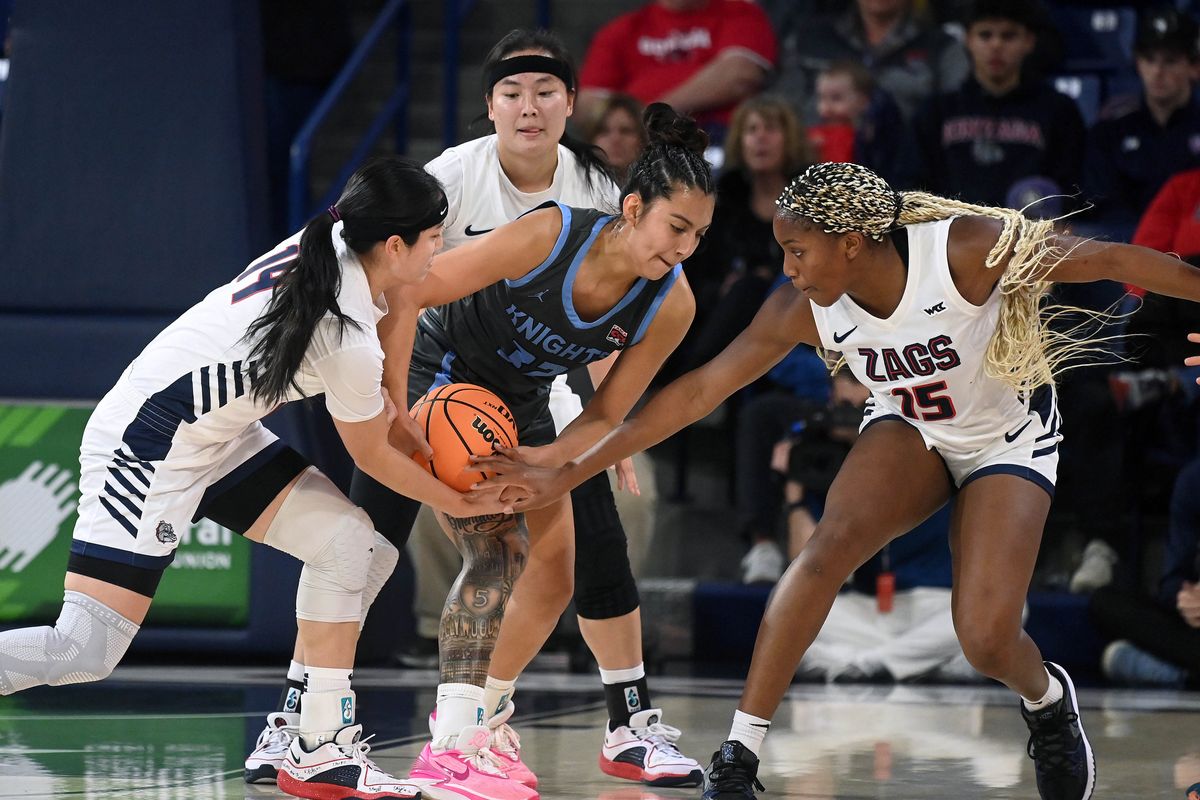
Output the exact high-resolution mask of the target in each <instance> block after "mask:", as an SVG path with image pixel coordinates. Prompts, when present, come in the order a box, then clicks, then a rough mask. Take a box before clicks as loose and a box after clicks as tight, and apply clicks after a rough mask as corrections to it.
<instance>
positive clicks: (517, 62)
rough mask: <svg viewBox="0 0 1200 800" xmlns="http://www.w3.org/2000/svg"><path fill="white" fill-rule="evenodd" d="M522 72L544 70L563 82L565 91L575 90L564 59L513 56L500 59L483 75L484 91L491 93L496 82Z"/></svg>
mask: <svg viewBox="0 0 1200 800" xmlns="http://www.w3.org/2000/svg"><path fill="white" fill-rule="evenodd" d="M522 72H545V73H546V74H548V75H553V76H554V77H556V78H558V79H559V80H561V81H562V82H563V83H565V84H566V85H567V91H569V92H573V91H575V82H574V81H573V80H572V79H571V78H572V76H571V67H570V66H568V65H567V63H566V62H565V61H560V60H558V59H557V58H551V57H550V56H513V57H512V58H502V59H500V60H499V61H497V62H496V63H495V64H494V65H493V66H492V68H491V69H489V70H488V71H487V74H486V75H484V76H483V80H484V91H485V93H487V94H491V92H492V87H494V86H495V85H496V84H497V83H499V82H500V81H502V80H504V79H505V78H507V77H509V76H510V75H519V74H520V73H522Z"/></svg>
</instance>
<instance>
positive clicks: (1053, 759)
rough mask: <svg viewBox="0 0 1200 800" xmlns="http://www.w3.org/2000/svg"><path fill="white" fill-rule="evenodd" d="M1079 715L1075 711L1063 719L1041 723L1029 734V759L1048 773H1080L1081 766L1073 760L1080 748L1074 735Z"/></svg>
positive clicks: (1053, 719) (1068, 713)
mask: <svg viewBox="0 0 1200 800" xmlns="http://www.w3.org/2000/svg"><path fill="white" fill-rule="evenodd" d="M1078 721H1079V715H1078V714H1076V713H1075V712H1074V711H1067V712H1065V713H1063V715H1062V717H1061V718H1052V719H1050V720H1047V721H1046V722H1044V723H1039V724H1037V726H1036V727H1035V728H1034V729H1033V730H1032V731H1030V733H1029V743H1028V744H1027V745H1026V746H1025V750H1026V752H1027V753H1029V757H1030V758H1032V759H1034V760H1035V761H1036V762H1037V763H1038V765H1039V766H1041V767H1043V768H1044V769H1045V770H1046V771H1047V772H1058V773H1063V772H1067V773H1071V774H1075V773H1077V772H1078V771H1079V764H1078V763H1077V762H1076V761H1075V760H1074V759H1073V758H1072V756H1073V755H1074V754H1075V749H1076V747H1077V746H1078V740H1077V739H1076V738H1075V736H1074V735H1073V730H1074V726H1075V725H1076V724H1078Z"/></svg>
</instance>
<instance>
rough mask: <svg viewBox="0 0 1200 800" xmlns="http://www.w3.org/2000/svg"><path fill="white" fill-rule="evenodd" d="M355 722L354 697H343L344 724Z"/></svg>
mask: <svg viewBox="0 0 1200 800" xmlns="http://www.w3.org/2000/svg"><path fill="white" fill-rule="evenodd" d="M353 722H354V698H353V697H343V698H342V724H343V725H350V724H351V723H353Z"/></svg>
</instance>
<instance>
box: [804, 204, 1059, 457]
mask: <svg viewBox="0 0 1200 800" xmlns="http://www.w3.org/2000/svg"><path fill="white" fill-rule="evenodd" d="M952 221H953V220H950V219H947V220H939V221H936V222H927V223H922V224H919V225H909V226H906V228H905V230H906V231H907V234H908V243H909V258H908V280H907V283H906V285H905V288H904V295H903V297H902V298H901V300H900V304H899V305H898V306H897V307H896V310H895V311H894V312H892V314H891V316H889V317H888V318H887V319H880V318H878V317H876V316H873V315H872V314H869V313H867V312H866V311H865V310H864V309H863V308H862V307H861V306H859V305H858V304H857V303H855V302H854V300H853V299H851V298H850V296H849V295H843V296H842V297H840V298H839V299H838V301H837V302H836V303H834V304H833V305H831V306H829V307H828V308H822V307H820V306H818V305H817V304H815V303H812V302H811V301H810V305H811V306H812V310H813V318H814V319H815V320H816V323H817V330H818V332H819V333H820V336H821V344H822V345H823V346H824V347H825V348H826V349H827V350H835V351H838V352H841V353H842V354H843V355H844V356H845V357H846V364H847V366H848V367H849V368H850V371H851V372H852V373H853V374H854V377H855V378H857V379H858V380H859V382H861V383H862V384H863V386H866V387H868V388H869V389H870V390H871V399H872V401H873V402H872V403H871V404H869V406H871V405H873V406H874V409H873V411H872V413H873V414H874V415H875V416H882V415H883V414H885V413H890V414H895V415H899V416H902V417H904V418H905V419H906V420H907V421H908V422H910V423H911V424H912V425H913V426H914V427H916V428H917V430H918V431H920V433H921V436H922V437H923V438H924V440H925V443H926V445H927V446H929V447H936V448H937V449H938V450H941V451H945V452H950V453H960V454H966V453H971V452H974V451H978V450H982V449H983V448H985V447H987V446H988V445H989V444H991V443H993V442H995V441H996V439H998V438H999V437H1000V436H1002V435H1003V434H1005V432H1006V431H1008V430H1010V429H1011V428H1012V427H1014V426H1015V425H1019V424H1021V422H1022V420H1023V419H1024V418H1025V417H1026V416H1027V415H1028V414H1029V413H1030V409H1031V405H1030V398H1028V397H1025V396H1023V395H1022V394H1021V393H1019V392H1017V391H1016V390H1015V389H1013V388H1012V387H1010V386H1008V385H1007V384H1005V383H1002V382H1001V381H999V380H997V379H995V378H990V377H987V376H986V375H985V374H984V367H985V363H986V359H985V354H986V352H987V348H988V344H989V342H990V341H991V339H992V335H993V334H994V333H995V330H996V324H997V321H998V319H999V314H1000V292H999V290H998V289H996V290H993V291H992V293H991V295H990V296H989V297H988V299H987V301H986V302H984V304H983V305H981V306H976V305H974V304H972V303H970V302H968V301H967V300H966V299H965V298H964V297H963V296H962V295H961V294H959V292H958V289H957V288H956V287H955V285H954V279H953V277H952V276H951V274H950V264H949V261H948V259H947V257H946V243H947V239H948V236H949V232H950V224H951V222H952ZM1034 394H1035V395H1038V397H1035V398H1034V403H1035V404H1036V403H1038V401H1039V400H1040V395H1042V394H1045V393H1039V392H1035V393H1034Z"/></svg>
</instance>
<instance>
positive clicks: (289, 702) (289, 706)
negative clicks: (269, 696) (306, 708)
mask: <svg viewBox="0 0 1200 800" xmlns="http://www.w3.org/2000/svg"><path fill="white" fill-rule="evenodd" d="M299 705H300V690H299V689H297V688H295V687H292V688H289V689H288V690H287V699H286V700H284V701H283V710H284V711H295V710H296V707H297V706H299Z"/></svg>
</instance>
